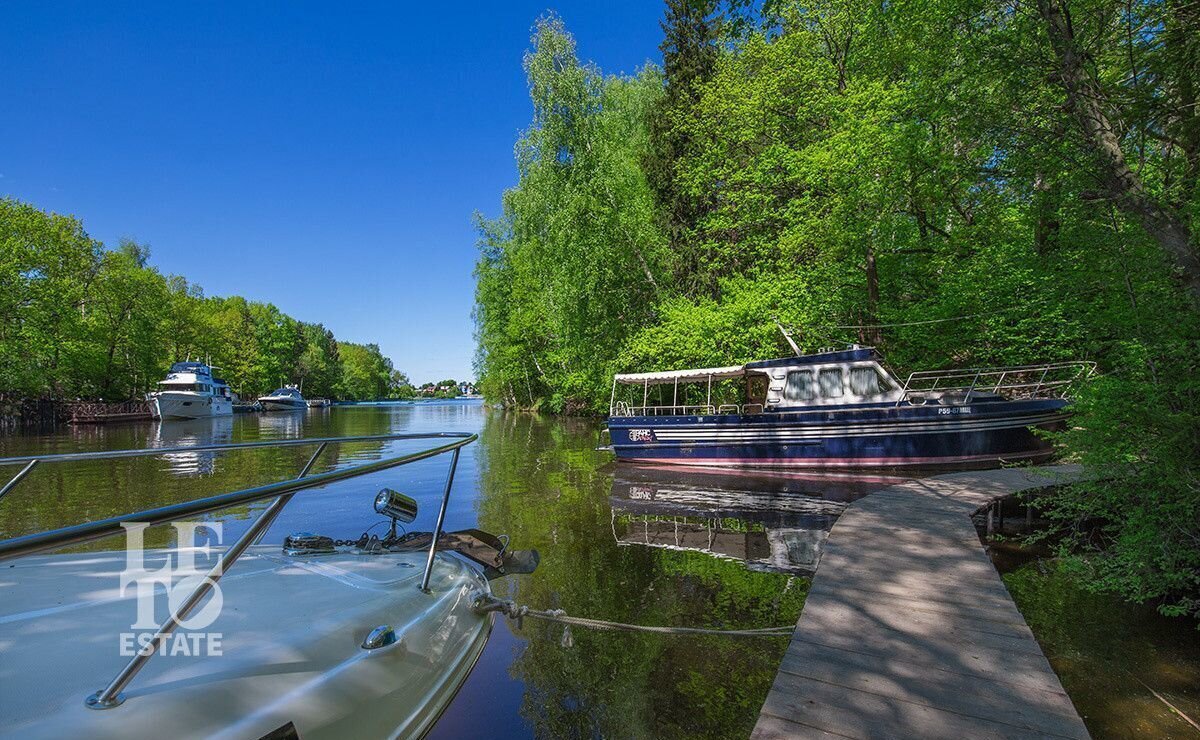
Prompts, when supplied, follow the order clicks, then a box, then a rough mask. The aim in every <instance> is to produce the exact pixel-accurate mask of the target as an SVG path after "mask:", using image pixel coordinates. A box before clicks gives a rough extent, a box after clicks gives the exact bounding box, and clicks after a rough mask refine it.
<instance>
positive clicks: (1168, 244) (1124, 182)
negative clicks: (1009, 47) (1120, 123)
mask: <svg viewBox="0 0 1200 740" xmlns="http://www.w3.org/2000/svg"><path fill="white" fill-rule="evenodd" d="M1037 5H1038V12H1039V13H1040V14H1041V16H1042V19H1043V20H1044V21H1045V23H1046V30H1047V33H1048V34H1049V36H1050V44H1051V46H1052V47H1053V49H1054V55H1055V57H1056V58H1057V60H1058V74H1059V79H1060V81H1061V83H1062V85H1063V88H1064V89H1065V90H1066V93H1067V104H1068V105H1069V106H1070V108H1071V110H1072V112H1073V113H1074V114H1075V117H1076V118H1077V119H1079V124H1080V126H1081V127H1082V129H1083V134H1084V140H1085V142H1086V143H1087V146H1088V147H1089V149H1090V150H1091V152H1092V153H1093V154H1094V155H1096V157H1097V158H1098V159H1099V160H1100V167H1101V171H1100V179H1101V181H1102V182H1103V183H1104V186H1105V187H1106V188H1107V189H1108V191H1109V192H1110V194H1111V195H1112V196H1113V197H1114V198H1115V199H1116V203H1117V205H1118V206H1119V207H1120V208H1121V210H1123V211H1125V213H1127V214H1129V215H1131V216H1133V217H1135V218H1137V219H1138V220H1139V221H1140V222H1141V224H1142V227H1143V228H1144V229H1146V231H1147V232H1148V233H1149V234H1150V236H1151V237H1152V238H1153V239H1154V240H1155V241H1156V242H1158V245H1159V246H1160V247H1162V249H1163V251H1165V252H1166V253H1167V255H1168V256H1170V258H1171V260H1172V261H1173V262H1174V264H1175V268H1176V269H1177V270H1178V272H1179V275H1180V278H1181V279H1182V281H1183V284H1184V286H1185V287H1186V288H1187V290H1188V291H1189V292H1190V293H1191V295H1192V297H1193V298H1194V299H1196V300H1198V301H1200V256H1198V255H1197V254H1196V250H1195V249H1194V248H1193V247H1192V243H1191V234H1190V233H1189V230H1188V227H1187V225H1186V224H1185V223H1184V221H1183V220H1182V218H1181V217H1180V216H1179V214H1176V213H1172V212H1171V211H1169V210H1168V209H1166V208H1164V207H1163V206H1162V205H1161V204H1159V203H1158V202H1157V201H1156V200H1155V199H1154V198H1153V197H1152V196H1151V195H1150V193H1149V192H1147V190H1146V187H1145V185H1144V184H1143V183H1142V181H1141V178H1139V177H1138V176H1137V173H1135V172H1134V171H1133V170H1132V169H1130V167H1129V165H1128V163H1127V162H1126V161H1125V155H1124V153H1122V151H1121V142H1120V138H1119V137H1118V136H1117V133H1116V131H1115V129H1114V128H1113V126H1112V123H1111V122H1110V121H1109V119H1108V115H1107V114H1106V113H1105V111H1104V105H1103V103H1102V101H1103V95H1102V93H1101V91H1100V88H1099V85H1098V84H1097V83H1096V82H1095V81H1094V80H1092V79H1091V77H1090V76H1089V75H1088V73H1087V70H1086V69H1085V68H1084V56H1083V52H1082V51H1081V50H1080V49H1079V47H1078V45H1077V44H1076V43H1075V33H1074V30H1073V29H1072V28H1071V18H1070V14H1069V12H1068V11H1067V9H1066V8H1064V7H1063V5H1062V4H1060V0H1038V4H1037Z"/></svg>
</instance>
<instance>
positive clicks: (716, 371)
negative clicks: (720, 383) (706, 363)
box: [613, 365, 745, 385]
mask: <svg viewBox="0 0 1200 740" xmlns="http://www.w3.org/2000/svg"><path fill="white" fill-rule="evenodd" d="M744 374H745V365H729V366H727V367H700V368H694V369H692V370H662V371H659V372H654V373H622V374H620V375H616V376H614V378H613V380H614V381H615V382H617V383H620V384H621V385H663V384H670V383H675V382H678V381H692V380H708V379H709V378H711V379H713V380H726V379H728V378H740V377H742V375H744Z"/></svg>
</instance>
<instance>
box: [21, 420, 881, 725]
mask: <svg viewBox="0 0 1200 740" xmlns="http://www.w3.org/2000/svg"><path fill="white" fill-rule="evenodd" d="M431 431H469V432H478V433H479V435H480V439H479V441H478V442H477V443H475V444H472V445H470V446H468V447H466V448H465V449H464V450H463V454H462V459H461V461H460V464H459V471H458V474H457V476H456V478H455V484H454V491H453V495H452V498H451V505H450V508H449V510H448V512H447V517H446V528H447V529H449V530H454V529H461V528H466V527H475V526H478V527H479V528H481V529H484V530H486V531H489V532H493V533H496V534H508V535H510V536H511V537H512V543H513V546H514V547H517V548H522V549H523V548H537V549H538V550H539V551H540V553H541V558H542V560H541V565H540V567H539V568H538V569H537V571H536V572H535V573H533V574H531V575H523V576H510V577H507V578H504V579H501V580H498V581H495V582H494V583H493V587H494V588H495V590H496V591H497V592H498V593H499V594H500V595H502V596H505V597H508V598H514V599H516V600H517V601H518V602H519V603H523V604H529V605H531V606H532V607H534V608H544V609H548V608H561V609H565V610H566V611H567V613H569V614H572V615H575V616H586V617H594V618H599V619H608V620H615V621H621V622H630V623H637V624H649V625H676V626H704V627H720V628H749V627H769V626H777V625H790V624H793V623H794V622H795V620H796V618H797V616H798V615H799V612H800V608H801V606H802V604H803V600H804V596H805V594H806V592H807V588H808V578H807V575H809V574H811V572H812V567H813V565H814V564H815V561H816V557H817V554H818V553H819V550H820V546H821V543H822V541H823V538H824V535H825V533H826V532H827V531H828V529H829V528H830V527H831V526H832V524H833V522H834V520H835V519H836V517H837V515H838V513H839V512H840V511H841V509H842V508H844V507H845V505H846V503H847V502H849V501H851V500H853V499H854V498H856V497H858V496H861V495H864V494H865V493H866V492H867V491H868V490H869V489H870V488H872V487H875V486H877V485H879V484H881V483H884V482H887V481H886V479H872V480H867V481H857V482H852V481H849V480H846V479H829V480H815V481H814V480H804V479H797V478H795V477H792V476H780V477H752V478H746V477H744V476H729V475H721V474H695V473H688V474H682V473H679V472H665V473H664V472H655V471H650V470H643V469H637V468H630V467H628V466H617V465H615V464H613V463H612V462H611V454H609V453H605V452H597V451H596V450H595V447H596V446H597V445H598V444H599V443H600V440H601V437H600V426H599V424H598V423H595V422H590V421H583V420H573V419H550V418H544V417H537V416H533V415H529V414H511V413H510V414H505V413H501V412H496V411H489V410H487V409H485V408H484V407H483V405H482V404H480V403H479V402H478V401H447V402H438V403H407V404H387V405H371V406H367V405H360V406H338V407H334V408H330V409H310V410H308V411H307V412H292V413H272V414H247V415H236V416H234V417H226V418H223V419H214V420H204V421H194V422H166V423H161V424H160V423H144V424H142V423H139V424H114V425H106V426H72V427H58V428H55V429H54V430H52V431H48V432H45V433H33V434H30V433H22V434H10V435H7V436H0V457H7V456H15V455H24V454H35V453H40V454H49V453H54V452H75V451H83V450H103V449H123V448H142V447H150V446H159V447H181V446H189V445H202V444H210V443H227V442H243V441H253V440H268V439H281V438H296V437H329V436H352V435H368V434H386V433H401V432H431ZM429 445H430V443H429V442H414V441H404V442H387V443H380V442H372V443H355V444H345V445H339V446H337V447H336V448H335V447H331V448H330V449H329V450H327V452H326V453H325V457H324V458H323V459H322V462H321V463H319V464H318V465H317V467H316V468H315V471H314V472H319V471H323V470H329V469H332V468H334V467H345V466H350V465H355V464H360V463H362V462H365V461H368V460H374V459H379V458H380V457H381V456H384V455H391V454H396V453H399V452H402V451H405V450H416V449H420V448H422V447H425V446H429ZM310 454H311V449H306V448H301V447H288V448H275V449H273V450H263V449H258V450H240V451H231V452H225V453H221V454H217V453H213V452H177V453H171V454H164V455H160V456H152V457H140V458H130V459H124V460H106V461H91V462H79V463H63V464H46V465H42V466H40V467H38V468H37V469H35V470H34V472H33V473H32V474H31V475H30V476H29V477H28V478H27V479H26V480H25V481H23V482H22V483H21V484H20V486H19V487H18V488H17V489H16V490H14V491H13V492H12V493H11V494H10V495H9V496H7V497H6V498H5V500H4V502H3V505H0V538H7V537H12V536H16V535H20V534H26V533H30V532H36V531H42V530H47V529H53V528H56V527H62V526H67V525H70V524H75V523H79V522H81V521H88V520H95V519H100V518H103V517H107V516H112V515H116V514H122V513H126V512H130V511H135V510H139V509H145V508H150V507H154V506H161V505H165V504H170V503H175V502H178V501H184V500H188V499H193V498H198V497H201V496H205V495H212V494H215V493H220V492H223V491H230V490H236V489H240V488H246V487H249V486H253V485H259V484H264V483H268V482H272V481H278V480H282V479H286V478H290V477H293V476H294V475H295V474H296V472H297V471H298V470H299V469H300V468H301V467H302V466H303V464H304V462H305V461H306V460H307V458H308V456H309V455H310ZM447 463H448V456H442V457H439V458H433V459H430V460H424V461H420V462H417V463H414V464H412V465H408V466H404V467H401V468H396V469H393V470H389V471H383V472H381V473H376V474H372V475H369V476H363V477H361V478H355V479H352V480H350V481H346V482H342V483H339V484H335V485H332V486H329V487H327V488H325V489H316V490H313V491H310V492H306V493H304V494H302V495H300V496H297V497H296V498H295V499H294V500H293V501H292V502H291V504H289V506H288V507H287V508H286V509H285V510H284V512H283V514H282V515H281V516H280V518H279V520H278V521H277V522H276V523H275V524H274V525H273V526H272V528H271V530H270V532H268V534H267V535H266V537H265V538H264V540H263V541H264V542H279V541H282V539H283V537H284V536H285V535H286V534H287V533H289V532H293V531H311V532H316V533H319V534H324V535H329V536H331V537H334V538H336V539H346V538H357V537H358V535H359V534H360V533H362V532H363V531H364V530H365V529H366V528H367V527H368V526H370V525H372V524H375V523H376V522H378V520H379V518H378V516H377V515H376V514H375V513H374V512H373V510H372V508H371V504H372V501H373V498H374V494H375V492H376V491H378V490H379V489H380V488H381V487H383V486H388V487H391V488H395V489H397V490H400V491H404V492H405V493H408V494H409V495H411V496H412V497H413V498H415V499H417V501H418V502H419V504H420V506H421V514H420V515H419V516H418V519H417V521H416V522H415V523H414V524H413V525H411V528H414V529H430V528H432V526H433V518H434V516H435V514H436V511H437V504H438V501H439V498H440V493H441V487H442V484H443V481H444V479H445V472H446V467H447ZM13 471H14V469H13V468H6V472H8V474H9V475H11V473H12V472H13ZM264 506H265V503H264V504H256V505H253V506H250V507H241V508H238V509H231V510H227V511H226V512H222V513H219V514H217V515H213V518H216V519H219V520H220V521H222V522H223V529H224V531H223V535H224V541H225V542H231V541H232V540H233V538H235V537H237V536H238V535H239V534H240V533H241V532H242V531H244V530H245V528H246V526H247V525H248V523H249V522H250V521H251V520H252V519H253V517H254V515H255V514H256V513H257V512H258V511H259V510H261V509H262V508H263V507H264ZM156 531H158V532H159V534H158V535H157V537H158V539H155V538H153V537H150V536H148V537H147V542H148V544H150V545H166V544H171V543H170V540H169V538H170V537H171V533H172V532H173V530H172V529H171V528H170V527H160V528H156ZM375 531H376V532H378V531H379V529H376V530H375ZM119 540H120V538H110V539H109V540H107V541H105V542H101V543H93V544H91V545H88V546H87V547H92V548H104V547H122V546H123V542H121V541H119ZM564 642H567V643H568V645H567V646H564ZM786 644H787V639H786V638H748V639H747V638H729V637H719V636H711V637H710V636H705V637H697V636H658V635H647V634H633V633H626V632H593V631H588V630H581V629H578V628H576V629H573V630H572V632H571V635H570V639H569V640H566V641H564V631H563V628H562V627H561V626H556V625H550V624H546V623H539V622H534V621H532V620H527V621H526V622H525V624H524V625H523V626H522V627H521V628H520V629H517V627H516V626H515V625H512V624H509V623H508V622H507V620H499V621H498V622H497V627H496V629H495V631H494V632H493V634H492V637H491V640H490V642H489V643H488V646H487V648H486V649H485V651H484V653H483V655H482V657H481V658H480V661H479V663H478V664H477V666H476V668H475V670H474V672H473V673H472V674H471V676H470V678H469V679H468V681H467V683H466V684H465V685H464V686H463V688H462V690H461V691H460V693H459V694H458V696H457V697H456V698H455V700H454V702H453V703H452V705H451V706H450V707H449V709H448V710H447V711H446V713H445V714H444V715H443V717H442V718H441V720H440V721H439V723H438V725H437V726H436V727H435V728H434V731H433V732H432V735H431V736H432V737H435V738H458V737H465V736H468V735H469V734H474V735H476V736H488V737H528V736H537V737H580V736H588V737H611V738H624V737H701V736H704V737H745V736H747V735H748V733H749V731H750V729H751V728H752V727H753V725H754V721H755V719H756V717H757V715H758V710H759V708H760V707H761V705H762V702H763V699H764V698H765V697H766V693H767V690H768V688H769V686H770V683H771V680H772V679H773V677H774V674H775V671H776V669H777V667H778V665H779V662H780V659H781V657H782V655H783V651H784V648H785V647H786Z"/></svg>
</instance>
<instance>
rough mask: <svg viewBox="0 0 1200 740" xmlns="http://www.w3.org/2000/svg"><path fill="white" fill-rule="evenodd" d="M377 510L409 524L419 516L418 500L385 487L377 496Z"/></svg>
mask: <svg viewBox="0 0 1200 740" xmlns="http://www.w3.org/2000/svg"><path fill="white" fill-rule="evenodd" d="M375 511H377V512H379V513H380V514H383V515H384V516H390V517H391V518H392V519H395V520H396V521H399V522H404V523H405V524H408V523H409V522H411V521H413V520H414V519H416V518H417V502H416V500H415V499H413V498H412V497H410V496H405V495H404V494H403V493H400V492H399V491H393V490H392V489H390V488H384V489H383V490H381V491H380V492H379V493H378V494H377V495H376V496H375Z"/></svg>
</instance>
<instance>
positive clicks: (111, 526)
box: [0, 432, 479, 709]
mask: <svg viewBox="0 0 1200 740" xmlns="http://www.w3.org/2000/svg"><path fill="white" fill-rule="evenodd" d="M478 438H479V437H478V435H475V434H471V433H468V432H435V433H429V434H376V435H367V436H358V437H323V438H313V439H283V440H272V441H268V442H242V443H235V444H214V445H194V446H190V447H152V448H146V449H136V450H110V451H99V452H74V453H66V454H58V455H28V456H25V457H8V458H0V467H2V466H5V465H22V466H23V467H22V468H21V469H20V470H19V471H18V472H17V474H16V475H14V476H13V477H12V478H11V479H10V480H9V481H8V482H7V483H6V484H4V486H3V487H0V498H3V497H4V496H5V495H6V494H8V493H10V492H11V491H12V490H13V489H14V488H16V487H17V485H18V484H19V483H20V482H21V481H22V480H23V479H24V478H26V477H27V476H28V475H29V473H30V472H31V471H32V470H33V469H34V467H35V466H37V465H42V464H47V463H60V462H75V461H80V460H104V459H115V458H125V457H146V456H152V455H166V454H171V453H178V452H224V451H228V450H238V449H255V448H262V447H296V446H301V445H317V449H316V450H315V451H314V452H313V454H312V456H311V457H310V458H309V459H308V462H307V463H305V465H304V467H303V468H302V469H301V471H300V474H299V475H297V476H296V477H295V478H292V479H290V480H285V481H279V482H278V483H269V484H267V485H264V486H256V487H254V488H246V489H243V490H240V491H233V492H230V493H222V494H218V495H216V496H208V497H206V498H202V499H197V500H195V501H186V502H183V503H179V504H171V505H169V506H161V507H159V508H156V509H146V510H144V511H137V512H133V513H130V514H122V515H120V516H115V517H110V518H108V519H101V520H98V521H94V522H86V523H84V524H77V525H74V526H71V527H63V528H61V529H55V530H51V531H49V532H39V533H37V534H30V535H25V536H22V537H13V538H11V539H7V540H3V541H0V560H7V559H10V558H18V557H21V556H23V555H29V554H32V553H37V552H43V551H46V550H54V549H57V548H60V547H66V546H68V545H77V544H80V543H83V542H90V541H92V540H98V539H101V538H104V537H110V536H112V535H116V534H121V533H123V532H124V531H125V529H124V525H126V524H133V523H139V524H149V525H154V524H166V523H168V522H172V521H177V520H180V519H182V518H184V517H188V516H194V515H196V514H206V513H209V512H212V511H217V510H220V509H225V508H228V507H230V506H238V505H241V504H249V503H254V502H255V501H264V500H266V499H274V500H273V501H272V502H271V503H270V505H268V506H267V508H266V509H264V510H263V513H262V514H260V515H259V516H258V518H257V519H255V520H254V522H253V523H251V525H250V527H249V528H248V529H247V530H246V532H245V533H244V534H243V535H242V536H241V537H239V538H238V540H237V542H235V543H234V544H233V545H231V546H230V547H229V549H228V550H226V551H225V552H224V553H223V554H222V555H221V557H220V558H219V559H218V561H217V563H216V565H214V566H213V567H212V569H211V570H210V571H209V573H208V574H207V576H206V577H205V578H204V580H203V581H201V583H200V585H198V586H197V587H196V589H195V590H194V591H192V593H191V594H189V595H188V597H187V598H186V599H184V601H183V603H182V604H180V606H179V607H178V608H177V609H175V610H174V611H173V612H172V613H171V615H170V616H169V617H167V619H166V621H165V622H163V623H162V624H161V625H159V627H158V630H157V631H156V632H155V635H154V637H153V638H152V639H151V640H150V641H149V642H148V643H147V644H146V645H145V646H144V647H143V648H142V649H141V650H139V651H138V653H137V654H136V655H134V656H133V658H132V659H131V660H130V661H129V663H128V664H127V665H126V666H125V667H124V668H123V669H122V670H121V672H120V673H118V674H117V676H116V677H115V678H113V680H112V681H110V682H109V683H108V685H107V686H105V687H104V688H103V689H101V690H100V691H97V692H96V693H95V694H92V695H91V696H89V697H88V698H87V699H86V701H85V703H86V704H87V706H89V707H91V708H93V709H109V708H112V707H115V706H118V705H120V704H121V703H122V702H123V701H124V700H125V696H124V694H122V693H121V692H122V689H124V688H125V687H126V686H127V685H128V684H129V682H130V681H132V680H133V678H134V677H135V676H136V675H137V674H138V672H139V671H141V669H142V668H143V667H144V666H145V665H146V663H147V662H148V661H149V660H150V658H152V657H153V656H154V655H155V653H157V652H158V651H159V648H160V646H161V645H162V644H163V643H164V642H165V641H166V639H167V638H168V637H170V635H171V634H172V633H174V632H175V630H176V629H177V628H178V627H179V625H180V624H181V622H182V621H183V620H185V619H187V617H188V615H189V614H190V613H191V612H192V610H194V609H195V608H196V606H197V605H198V604H199V603H200V602H201V601H202V600H203V599H204V597H205V596H206V595H207V594H208V593H209V592H210V591H211V590H212V589H213V587H214V586H215V585H216V582H217V581H218V580H220V578H221V576H223V575H224V574H225V573H226V572H227V571H228V570H229V568H230V567H232V566H233V564H234V563H235V562H236V561H237V559H238V558H240V557H241V556H242V554H243V553H245V551H246V549H247V548H249V547H250V545H251V544H253V543H254V542H255V541H257V540H258V539H259V538H260V537H261V536H262V535H263V534H264V533H266V531H267V529H268V528H269V527H270V526H271V524H272V523H273V522H274V521H275V519H276V518H277V517H278V516H279V513H280V512H281V511H282V510H283V507H285V506H287V504H288V502H289V501H291V500H292V497H293V496H295V495H296V494H297V493H300V492H301V491H305V490H308V489H312V488H317V487H320V486H324V485H328V484H330V483H336V482H338V481H343V480H347V479H350V478H355V477H357V476H360V475H365V474H367V473H374V472H377V471H380V470H387V469H389V468H395V467H399V466H401V465H407V464H409V463H413V462H416V461H418V460H424V459H427V458H430V457H435V456H437V455H440V454H443V453H446V452H449V453H451V458H450V469H449V472H448V473H447V475H446V485H445V488H444V489H443V491H442V502H441V506H440V508H439V509H438V515H437V524H436V525H435V527H434V530H433V538H432V539H431V541H430V543H429V556H428V558H427V559H426V561H425V571H424V573H423V575H422V577H421V585H420V588H421V590H422V591H425V592H428V590H429V578H430V574H431V573H432V571H433V560H434V555H435V553H436V551H437V542H438V538H439V537H440V536H441V534H442V524H443V523H444V522H445V518H446V507H447V505H448V504H449V502H450V488H451V486H452V485H453V484H454V471H455V470H456V469H457V467H458V454H459V451H460V450H461V449H462V448H463V447H465V446H466V445H469V444H470V443H472V442H474V441H475V440H476V439H478ZM414 439H452V440H454V441H452V442H449V443H447V444H444V445H439V446H437V447H431V448H429V449H426V450H420V451H418V452H412V453H409V454H405V455H398V456H396V457H389V458H384V459H382V460H375V461H373V462H369V463H364V464H362V465H356V466H354V467H349V468H343V469H340V470H330V471H328V472H325V473H318V474H317V475H309V472H310V471H311V470H312V468H313V465H315V464H316V462H317V459H318V458H319V457H320V456H321V453H322V452H324V451H325V448H326V447H327V446H328V445H330V444H339V443H343V442H391V441H397V440H414Z"/></svg>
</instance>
